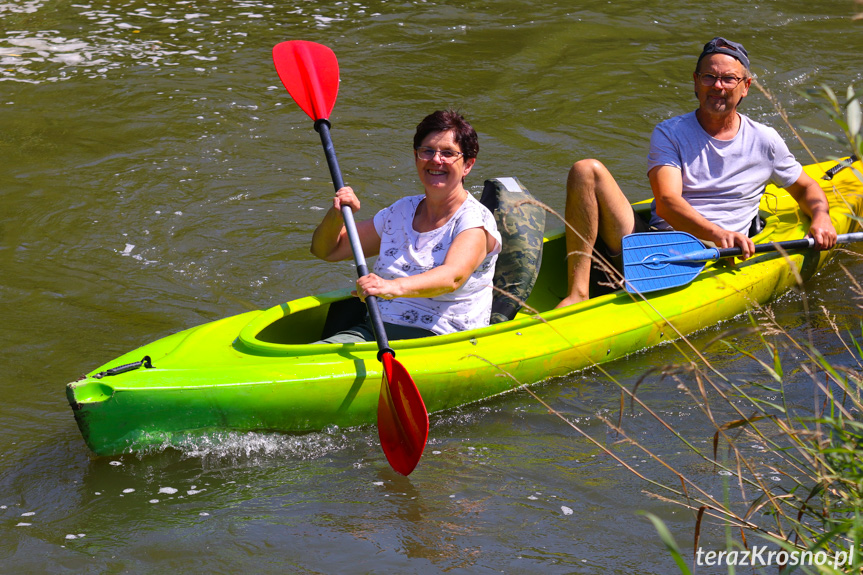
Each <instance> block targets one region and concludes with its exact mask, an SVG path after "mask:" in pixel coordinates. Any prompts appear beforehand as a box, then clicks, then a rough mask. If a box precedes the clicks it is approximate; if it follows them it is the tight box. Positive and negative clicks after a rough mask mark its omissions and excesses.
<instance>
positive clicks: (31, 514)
mask: <svg viewBox="0 0 863 575" xmlns="http://www.w3.org/2000/svg"><path fill="white" fill-rule="evenodd" d="M34 515H36V512H35V511H28V512H27V513H22V514H21V517H33V516H34Z"/></svg>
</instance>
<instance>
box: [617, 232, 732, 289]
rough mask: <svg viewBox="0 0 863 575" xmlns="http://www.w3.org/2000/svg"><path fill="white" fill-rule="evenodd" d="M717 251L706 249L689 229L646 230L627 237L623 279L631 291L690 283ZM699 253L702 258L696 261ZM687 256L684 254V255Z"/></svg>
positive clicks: (624, 242)
mask: <svg viewBox="0 0 863 575" xmlns="http://www.w3.org/2000/svg"><path fill="white" fill-rule="evenodd" d="M715 251H716V250H705V248H704V244H702V243H701V242H700V241H699V240H698V238H696V237H695V236H693V235H691V234H687V233H686V232H674V231H669V232H646V233H643V234H630V235H628V236H625V237H624V238H623V278H624V280H625V286H626V291H628V292H629V293H638V292H640V293H650V292H653V291H658V290H663V289H669V288H673V287H679V286H682V285H686V284H688V283H689V282H691V281H692V280H694V279H695V277H696V276H697V275H698V274H699V273H701V270H702V269H704V261H703V260H709V259H715V256H713V257H711V255H712V253H713V252H715ZM693 253H697V254H698V255H699V256H706V257H701V258H698V259H700V260H702V261H692V260H691V259H690V256H691V255H692V254H693ZM680 256H684V257H682V258H681V257H680Z"/></svg>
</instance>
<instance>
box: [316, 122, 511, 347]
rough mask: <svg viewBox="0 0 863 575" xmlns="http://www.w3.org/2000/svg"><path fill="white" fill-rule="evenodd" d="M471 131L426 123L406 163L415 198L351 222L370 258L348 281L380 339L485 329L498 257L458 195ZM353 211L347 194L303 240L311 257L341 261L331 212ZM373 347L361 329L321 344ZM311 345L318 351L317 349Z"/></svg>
mask: <svg viewBox="0 0 863 575" xmlns="http://www.w3.org/2000/svg"><path fill="white" fill-rule="evenodd" d="M478 153H479V142H478V140H477V134H476V131H475V130H474V129H473V127H472V126H471V125H470V124H469V123H468V121H467V120H465V119H464V118H463V117H462V116H461V114H459V113H458V112H455V111H453V110H442V111H437V112H434V113H432V114H429V115H428V116H426V117H425V118H424V119H423V120H422V122H420V123H419V125H418V126H417V130H416V134H415V135H414V150H413V155H414V161H415V163H416V169H417V174H418V176H419V180H420V183H421V184H422V186H423V188H424V192H425V193H423V194H419V195H412V196H407V197H404V198H401V199H400V200H398V201H396V202H395V203H394V204H392V205H391V206H389V207H387V208H384V209H382V210H380V211H379V212H378V213H377V214H375V216H374V217H373V218H370V219H367V220H362V221H358V222H357V224H356V225H357V232H358V236H359V239H360V242H361V243H362V247H363V253H365V255H367V256H375V255H377V256H379V257H378V259H377V261H376V262H375V265H374V271H373V273H370V274H368V275H365V276H363V277H361V278H359V279H358V280H357V295H358V296H359V297H360V298H362V299H363V300H365V298H366V297H367V296H375V297H377V298H378V299H379V302H378V303H379V307H380V310H381V316H382V318H383V320H384V329H385V330H386V333H387V336H388V339H391V340H392V339H412V338H417V337H428V336H434V335H444V334H448V333H454V332H457V331H463V330H468V329H475V328H479V327H484V326H487V325H488V324H489V318H490V315H491V304H492V283H493V282H492V280H493V276H494V269H495V262H496V260H497V255H498V253H500V249H501V237H500V233H499V232H498V231H497V224H496V223H495V220H494V216H493V215H492V214H491V212H490V211H489V210H488V209H486V208H485V207H484V206H483V205H482V204H480V203H479V201H478V200H476V199H475V198H474V197H473V196H472V195H471V194H469V193H468V191H467V189H466V188H465V187H464V181H465V178H466V177H467V175H468V174H469V173H470V171H471V168H473V165H474V162H476V157H477V154H478ZM344 205H348V206H350V207H351V209H352V210H353V211H354V212H358V211H359V209H360V201H359V199H357V196H356V195H355V194H354V191H353V190H352V189H351V188H350V187H344V188H341V189H339V190H338V191H337V192H336V196H335V198H333V206H332V207H331V208H330V210H329V211H328V212H327V213H326V214H325V215H324V219H323V221H321V223H320V224H319V225H318V227H317V229H315V232H314V235H313V236H312V246H311V251H312V253H313V254H314V255H316V256H317V257H319V258H321V259H324V260H327V261H340V260H345V259H348V258H350V257H351V246H350V241H349V238H348V235H347V231H346V230H345V225H344V220H343V219H342V213H341V208H342V206H344ZM362 341H374V333H373V331H372V329H371V326H370V325H369V324H368V323H362V324H359V325H356V326H354V327H352V328H350V329H347V330H344V331H341V332H339V333H337V334H335V335H334V336H331V337H329V338H326V339H324V340H321V342H322V343H353V342H362ZM319 343H320V342H319Z"/></svg>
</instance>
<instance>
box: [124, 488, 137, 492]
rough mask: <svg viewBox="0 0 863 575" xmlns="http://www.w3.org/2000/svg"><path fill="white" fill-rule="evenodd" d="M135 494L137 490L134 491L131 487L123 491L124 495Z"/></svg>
mask: <svg viewBox="0 0 863 575" xmlns="http://www.w3.org/2000/svg"><path fill="white" fill-rule="evenodd" d="M134 492H135V490H134V489H132V488H131V487H128V488H126V489H124V490H123V493H134Z"/></svg>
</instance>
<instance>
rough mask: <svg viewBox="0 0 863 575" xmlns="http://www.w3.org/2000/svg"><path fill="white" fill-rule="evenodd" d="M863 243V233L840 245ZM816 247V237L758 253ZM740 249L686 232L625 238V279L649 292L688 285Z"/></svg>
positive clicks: (629, 286)
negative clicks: (709, 242) (709, 266)
mask: <svg viewBox="0 0 863 575" xmlns="http://www.w3.org/2000/svg"><path fill="white" fill-rule="evenodd" d="M859 241H863V232H857V233H853V234H842V235H840V236H838V237H837V238H836V243H837V244H847V243H851V242H859ZM814 245H815V240H814V239H812V238H803V239H800V240H787V241H783V242H775V243H769V244H756V245H755V253H756V254H760V253H763V252H775V251H778V250H779V248H782V249H783V250H785V251H799V250H807V249H810V248H812V246H814ZM742 253H743V250H742V249H741V248H739V247H736V248H721V249H720V248H708V247H705V245H704V244H703V243H701V241H699V240H698V238H696V237H695V236H693V235H691V234H688V233H686V232H676V231H669V232H646V233H641V234H630V235H628V236H625V237H624V238H623V279H624V285H625V287H626V291H628V292H630V293H649V292H652V291H657V290H662V289H669V288H674V287H679V286H683V285H686V284H688V283H689V282H691V281H692V280H694V279H695V278H696V276H698V274H699V273H701V270H703V269H704V264H705V263H706V262H709V261H714V260H718V259H720V258H730V257H734V256H739V255H741V254H742Z"/></svg>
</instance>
